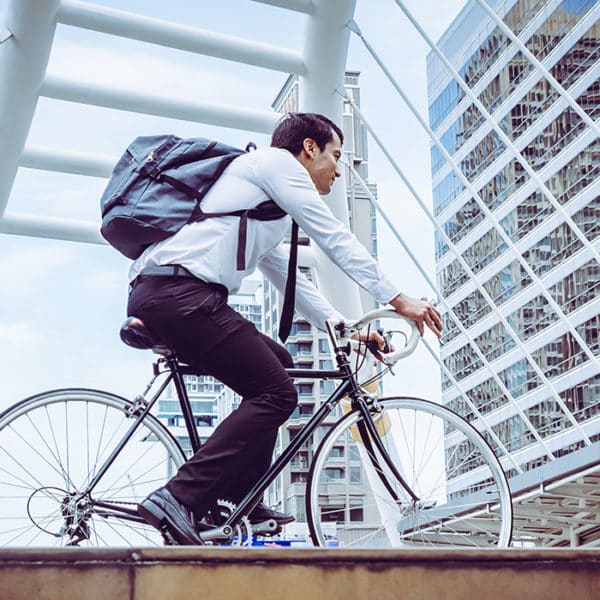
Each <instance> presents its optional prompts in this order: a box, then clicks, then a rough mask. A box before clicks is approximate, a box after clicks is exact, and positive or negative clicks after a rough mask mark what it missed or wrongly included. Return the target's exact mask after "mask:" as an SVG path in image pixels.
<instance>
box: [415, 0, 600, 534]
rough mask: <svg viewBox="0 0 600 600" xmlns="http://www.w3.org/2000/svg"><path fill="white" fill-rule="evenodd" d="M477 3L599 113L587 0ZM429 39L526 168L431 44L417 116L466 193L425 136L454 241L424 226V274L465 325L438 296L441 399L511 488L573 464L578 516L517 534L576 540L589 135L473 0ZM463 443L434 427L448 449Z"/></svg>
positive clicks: (590, 358) (594, 343) (598, 416)
mask: <svg viewBox="0 0 600 600" xmlns="http://www.w3.org/2000/svg"><path fill="white" fill-rule="evenodd" d="M488 3H489V4H490V5H491V7H492V9H493V10H494V11H495V12H496V14H497V15H498V16H499V17H501V18H502V19H503V21H504V23H506V25H507V26H508V27H509V28H510V29H511V30H512V31H513V32H514V33H515V34H516V35H518V37H519V39H520V40H521V41H522V42H523V43H524V44H525V45H526V46H527V48H528V50H529V51H530V52H531V53H532V54H533V55H534V56H535V58H536V59H537V60H539V61H541V62H542V64H543V66H544V67H545V68H546V69H548V70H549V71H550V73H551V74H552V75H553V77H554V78H555V79H556V80H557V81H558V82H559V83H560V84H561V85H562V86H563V87H564V89H565V90H566V91H567V93H568V95H569V96H570V97H571V98H572V99H573V100H575V101H576V102H577V104H578V105H579V107H581V108H582V109H583V110H584V111H585V112H586V113H587V115H589V117H591V119H593V120H595V121H596V122H598V118H599V116H600V79H598V66H599V64H600V63H599V58H600V21H599V19H600V11H599V10H598V9H599V8H600V6H599V3H598V1H597V0H508V1H500V0H495V1H492V2H490V0H488ZM438 45H439V47H440V49H441V51H442V52H443V54H444V55H445V56H446V57H447V58H448V59H449V60H450V62H451V63H452V64H453V65H454V67H455V68H456V70H457V71H458V72H459V73H460V76H461V77H462V78H463V80H464V82H465V83H466V84H467V85H468V86H469V88H471V90H472V91H473V93H474V95H475V96H476V97H477V98H478V99H479V101H480V102H481V103H482V104H483V106H484V107H485V108H486V109H487V111H489V113H490V114H491V115H492V117H493V120H494V121H495V122H496V123H497V124H498V126H499V127H500V128H501V131H502V132H504V134H506V136H507V137H508V138H509V140H510V141H511V142H512V144H514V147H516V149H517V150H518V152H519V153H520V154H521V155H522V156H523V157H524V159H525V160H526V161H527V163H528V164H529V165H530V166H531V168H532V169H533V171H534V174H535V176H532V175H531V173H529V172H528V169H526V168H524V166H523V164H522V162H521V161H520V160H519V159H518V158H517V156H516V155H515V153H514V152H513V150H512V149H511V147H510V145H509V144H506V143H505V141H506V140H504V141H503V140H502V136H501V135H500V134H499V133H498V131H496V130H495V129H494V127H493V126H492V124H491V123H490V122H489V121H488V120H486V118H485V117H484V115H483V114H482V113H481V111H480V110H478V108H477V107H476V105H475V104H474V103H473V99H472V98H471V97H470V96H469V94H467V93H466V91H465V90H464V89H462V88H461V86H459V84H458V83H457V82H456V81H455V80H454V79H453V77H452V75H451V74H450V73H449V72H448V69H447V68H446V67H445V65H444V64H443V62H442V61H441V60H440V58H439V57H438V56H437V55H436V54H435V53H433V52H432V53H430V55H429V56H428V62H427V74H428V97H429V119H430V125H431V127H432V129H433V130H434V132H435V134H436V136H437V137H438V138H439V140H440V141H441V144H442V145H443V147H444V148H445V149H446V150H447V152H448V153H449V154H450V155H451V156H452V158H453V160H454V161H455V163H456V164H457V165H458V167H459V168H460V170H461V171H462V172H463V173H464V175H465V176H466V178H467V179H468V180H469V182H470V184H471V185H472V188H474V190H475V191H476V193H477V195H476V196H475V194H473V190H472V189H469V188H468V187H465V185H464V182H463V181H462V180H461V178H460V177H459V176H458V175H457V173H456V172H455V170H454V169H453V168H452V165H451V164H450V163H449V162H448V161H447V160H446V158H445V157H444V155H443V153H442V152H441V151H440V149H439V148H438V147H437V145H435V144H434V143H432V151H431V159H432V160H431V162H432V164H431V168H432V176H433V200H434V213H435V216H436V219H437V221H438V223H439V225H440V227H442V228H443V230H444V232H445V233H446V235H447V236H448V237H449V239H450V241H451V243H452V245H453V246H454V249H452V248H450V247H449V245H448V244H447V243H446V242H445V240H444V239H443V238H442V236H441V235H440V233H439V232H438V233H437V235H436V264H437V279H438V286H439V289H440V290H441V293H442V294H443V296H444V298H445V299H446V300H447V302H448V303H449V306H450V307H451V309H452V311H453V312H454V313H455V315H456V316H457V318H458V319H459V320H460V321H461V322H462V326H463V327H464V328H465V330H466V334H465V333H464V332H462V331H461V330H460V328H459V326H458V324H457V323H456V321H455V319H454V318H453V317H452V316H451V315H450V314H449V312H448V311H446V313H445V315H444V325H445V332H444V337H443V339H442V346H441V355H442V359H443V361H444V364H445V366H446V367H447V368H448V369H449V371H450V373H451V374H452V377H450V376H448V375H447V374H446V373H443V375H442V386H443V402H444V403H445V404H446V405H448V406H449V407H451V408H452V409H454V410H456V411H457V412H459V413H460V414H462V415H463V416H465V417H466V418H467V419H469V420H470V421H472V422H474V423H476V424H478V426H479V428H480V429H483V430H486V429H487V435H488V438H489V439H490V441H491V443H492V444H493V445H494V447H495V448H496V449H497V451H498V454H499V455H500V456H501V457H504V459H503V460H504V463H505V466H506V467H507V469H509V471H510V474H511V475H512V476H515V478H514V479H513V493H515V495H516V496H517V497H518V495H519V493H520V492H521V491H523V492H525V491H527V490H528V489H532V487H533V486H535V485H538V486H539V485H540V483H542V482H543V483H544V484H546V483H548V484H549V483H550V482H552V481H555V480H557V478H559V477H560V476H564V475H565V474H567V473H572V472H580V473H582V476H581V481H580V484H581V485H580V488H579V490H580V491H579V492H578V493H579V494H580V496H579V497H577V498H575V497H574V498H573V499H572V503H571V505H572V506H574V507H576V506H577V504H579V508H580V509H583V510H582V511H581V512H580V517H574V518H573V521H572V522H571V523H570V524H569V523H568V519H566V520H565V522H564V523H563V525H564V526H563V527H562V530H560V532H558V533H557V532H556V530H554V529H553V530H552V532H551V533H549V532H548V528H549V527H550V528H552V527H553V525H552V523H554V521H555V519H554V517H553V516H552V514H551V513H552V510H550V509H548V511H547V514H546V517H547V520H546V522H547V523H548V522H549V523H550V525H549V526H548V525H546V526H544V525H543V524H542V525H540V523H542V520H541V517H540V519H538V518H537V516H532V517H531V524H532V529H533V528H534V524H535V526H538V525H539V532H538V533H532V535H531V540H534V542H536V543H552V544H567V543H576V544H580V543H585V540H586V535H591V533H590V532H591V530H592V528H590V527H589V526H586V525H585V521H586V516H585V515H586V509H585V507H586V500H585V498H586V496H585V494H586V492H585V488H586V486H587V485H589V483H590V481H591V480H586V479H585V477H587V475H586V476H584V475H583V473H584V472H585V473H589V472H590V468H592V470H593V466H594V465H598V464H599V463H600V441H599V440H600V370H599V367H598V350H599V341H598V332H599V330H600V294H599V293H598V292H599V290H600V265H599V264H598V250H599V249H600V246H599V245H598V239H599V234H600V187H599V185H598V184H599V177H598V176H599V174H600V139H599V138H598V136H597V134H596V133H595V131H594V130H593V129H592V127H590V126H589V125H588V124H586V122H585V120H584V119H582V117H581V116H580V115H579V114H578V113H577V111H576V110H575V108H574V107H573V106H572V105H570V104H569V103H568V101H567V99H565V98H564V97H563V96H561V95H559V93H558V91H557V90H556V89H555V88H554V87H553V86H552V85H551V83H550V82H549V81H548V80H547V79H546V78H545V77H544V75H543V73H542V72H541V71H540V70H539V69H537V68H536V66H535V64H534V63H533V62H532V61H531V60H529V58H528V56H526V55H525V54H524V53H523V52H522V51H521V50H520V49H519V47H518V45H517V44H516V43H514V41H511V39H510V37H509V36H508V35H506V34H505V33H504V32H503V31H502V30H501V28H500V27H499V26H498V25H497V24H496V23H495V22H494V21H493V20H492V19H491V17H490V16H489V15H488V14H487V13H486V12H485V11H484V10H483V8H482V7H481V6H480V5H479V4H478V3H477V2H476V1H475V0H469V2H467V4H466V6H465V7H464V9H463V10H462V11H461V13H460V14H459V15H458V16H457V18H456V19H455V20H454V22H453V23H452V24H451V26H450V28H449V29H448V30H447V31H446V33H445V34H444V35H443V36H442V38H441V40H440V42H439V44H438ZM537 178H539V181H537V180H536V179H537ZM540 181H541V182H543V184H545V186H546V187H547V190H543V189H542V188H541V187H540ZM557 205H559V206H560V207H562V209H564V210H559V209H558V208H557ZM483 206H485V207H487V209H489V211H491V215H492V216H490V215H489V214H488V213H486V212H485V211H484V210H483ZM567 215H568V217H567ZM501 232H504V233H505V234H506V236H507V237H508V240H509V241H508V242H507V239H504V237H503V235H501ZM458 255H460V256H461V257H462V259H464V261H465V262H466V264H467V265H468V267H469V269H470V270H471V271H472V273H473V274H474V275H475V276H474V277H473V276H472V275H471V274H470V273H469V272H468V271H467V270H465V268H464V266H463V265H462V264H461V262H460V261H459V259H458ZM526 265H528V267H529V268H530V269H531V270H532V271H533V274H534V277H532V274H531V272H529V271H528V268H527V266H526ZM536 278H537V280H536ZM482 289H483V291H484V292H485V294H484V293H483V292H482ZM486 294H487V295H488V296H489V299H491V302H490V301H489V300H488V299H487V298H486V297H485V296H486ZM565 317H566V318H565ZM577 337H579V340H578V339H577ZM469 338H470V339H469ZM475 345H476V347H477V348H478V349H479V350H480V352H481V355H482V356H483V358H484V360H482V356H481V355H480V354H479V353H478V352H477V351H476V350H475ZM455 443H456V442H454V444H455ZM466 451H468V449H466V448H463V449H460V448H456V447H454V446H453V442H452V441H448V443H447V448H446V452H447V455H448V456H450V455H452V454H453V453H456V452H458V453H461V452H466ZM534 470H535V471H534ZM591 476H592V475H590V477H591ZM597 476H598V475H597V474H596V477H597ZM594 481H597V479H595V480H594ZM463 493H468V490H467V489H464V490H463ZM552 502H553V501H552V500H551V499H549V500H548V502H547V504H548V506H550V505H551V504H552ZM563 506H569V501H566V502H564V503H563ZM588 506H589V504H588ZM588 510H589V509H588ZM565 511H566V512H565V513H564V514H565V515H566V514H567V513H568V511H569V508H566V509H565ZM573 511H574V512H575V513H576V512H577V511H576V508H574V509H573ZM534 513H535V511H530V513H529V514H530V515H534ZM535 514H536V515H540V514H541V513H540V512H538V513H535ZM570 514H571V513H569V515H570ZM519 516H520V513H519V511H517V521H516V526H517V530H519V529H520V530H521V531H525V530H527V527H528V524H527V522H526V519H525V518H522V519H521V518H519ZM553 519H554V520H553ZM557 527H558V526H557ZM596 533H597V532H596ZM569 538H571V539H570V541H569Z"/></svg>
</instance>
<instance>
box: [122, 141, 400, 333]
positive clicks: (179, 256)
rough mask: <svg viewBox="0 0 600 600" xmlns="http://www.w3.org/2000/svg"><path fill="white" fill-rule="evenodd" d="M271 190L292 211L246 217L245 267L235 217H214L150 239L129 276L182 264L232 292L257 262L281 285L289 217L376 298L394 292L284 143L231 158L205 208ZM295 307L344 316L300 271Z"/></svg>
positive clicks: (253, 202)
mask: <svg viewBox="0 0 600 600" xmlns="http://www.w3.org/2000/svg"><path fill="white" fill-rule="evenodd" d="M269 198H271V199H272V200H274V201H275V202H276V203H277V204H278V205H279V206H280V207H281V208H282V209H283V210H284V211H285V212H286V213H288V215H289V217H283V218H281V219H277V220H274V221H258V220H255V219H248V232H247V240H246V269H245V270H244V271H238V270H237V269H236V254H237V245H238V230H239V221H240V219H239V217H213V218H209V219H206V220H204V221H199V222H196V223H190V224H188V225H185V226H184V227H183V228H182V229H180V230H179V231H178V232H177V233H176V234H175V235H173V236H171V237H169V238H167V239H166V240H163V241H161V242H158V243H156V244H153V245H152V246H150V247H149V248H147V249H146V250H145V251H144V252H143V253H142V255H141V256H140V257H139V258H138V259H137V260H136V261H135V262H134V263H133V265H132V266H131V269H130V272H129V277H130V280H132V281H133V279H135V277H137V275H138V274H139V273H140V271H141V270H142V269H143V268H144V267H149V266H159V265H170V264H173V265H181V266H183V267H185V268H186V269H188V270H189V271H190V272H191V273H193V274H194V275H196V276H197V277H199V278H200V279H202V280H204V281H207V282H211V283H220V284H222V285H224V286H225V287H226V288H227V289H228V290H229V292H230V293H231V294H233V293H235V292H237V291H238V290H239V288H240V285H241V283H242V280H243V279H244V277H246V276H247V275H249V274H251V273H253V272H254V271H255V269H256V268H257V267H258V268H259V269H260V270H261V271H262V272H263V273H264V274H265V275H266V276H267V277H268V279H269V280H270V281H271V282H272V283H273V285H275V287H276V288H277V289H278V290H279V291H280V292H282V293H283V290H284V289H285V282H286V279H287V267H288V256H289V247H288V246H287V244H283V243H282V240H283V239H284V237H285V235H286V234H287V233H289V231H290V217H292V218H293V219H295V221H296V222H297V223H298V225H299V226H300V228H301V229H302V230H303V231H304V232H305V233H306V234H307V235H308V236H309V237H310V238H311V239H312V240H314V242H315V243H316V244H317V245H318V246H319V247H320V248H321V249H322V250H323V251H324V252H325V253H326V254H327V256H329V258H331V260H332V261H333V262H334V263H335V264H337V265H338V266H339V267H340V268H341V269H342V270H344V271H345V272H346V274H347V275H349V276H350V277H351V278H352V279H353V280H354V281H355V282H356V283H358V284H359V285H360V286H361V287H363V288H364V289H365V290H367V291H368V292H369V293H370V294H372V295H373V297H374V298H375V299H376V300H377V301H378V302H381V303H386V302H389V301H390V300H391V299H392V298H394V297H395V296H396V295H397V294H398V288H397V287H396V286H394V285H393V284H392V283H391V282H390V281H389V280H388V279H387V278H386V277H385V276H384V274H383V273H382V272H381V269H380V268H379V266H378V264H377V262H376V261H375V260H374V259H373V257H372V256H371V255H370V254H369V253H368V252H367V250H366V249H365V247H364V246H363V245H362V244H361V243H360V242H359V241H358V240H357V239H356V237H355V236H354V235H353V234H352V233H351V232H350V231H349V230H348V229H347V227H346V226H345V225H344V224H342V223H341V222H340V221H339V220H338V219H337V218H336V217H335V216H334V215H333V213H332V212H331V210H330V209H329V207H328V206H327V204H326V203H325V201H324V200H323V198H322V197H321V196H320V195H319V193H318V192H317V190H316V188H315V186H314V184H313V182H312V180H311V178H310V175H309V173H308V171H307V170H306V169H305V168H304V166H303V165H302V164H301V163H300V162H299V161H298V160H297V159H296V158H295V157H294V156H293V155H292V154H291V153H290V152H288V151H287V150H283V149H280V148H262V149H258V150H255V151H254V152H248V153H246V154H243V155H241V156H239V157H238V158H236V159H234V160H233V162H232V163H231V164H230V165H229V166H228V167H227V169H226V170H225V172H224V173H223V175H221V177H220V178H219V179H218V180H217V181H216V183H215V184H214V185H213V187H212V188H211V189H210V190H209V192H208V193H207V194H206V196H205V197H204V198H203V200H202V210H203V211H205V212H229V211H234V210H239V209H248V208H254V207H256V206H257V205H258V204H260V203H261V202H264V201H265V200H268V199H269ZM296 310H297V311H298V312H300V313H301V314H302V315H303V316H304V317H305V318H306V319H308V321H309V322H311V323H312V324H313V325H315V326H317V327H319V328H321V329H324V327H325V321H326V320H327V319H331V318H342V316H341V315H340V314H339V313H338V312H337V311H336V310H335V309H334V308H333V307H332V306H331V304H330V303H329V302H328V301H327V300H326V299H325V298H324V297H323V295H322V294H321V293H320V292H319V291H318V290H317V289H316V288H315V287H314V286H313V285H312V283H311V282H310V281H309V280H308V279H307V278H306V277H305V276H304V275H303V274H301V273H298V279H297V284H296Z"/></svg>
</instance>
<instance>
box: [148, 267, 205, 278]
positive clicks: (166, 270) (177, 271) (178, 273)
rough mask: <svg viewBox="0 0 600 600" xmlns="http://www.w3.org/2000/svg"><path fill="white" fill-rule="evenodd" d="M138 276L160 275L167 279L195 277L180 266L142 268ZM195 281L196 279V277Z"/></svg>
mask: <svg viewBox="0 0 600 600" xmlns="http://www.w3.org/2000/svg"><path fill="white" fill-rule="evenodd" d="M140 275H162V276H167V277H196V276H195V275H193V274H192V273H190V272H189V271H188V270H187V269H186V268H185V267H182V266H181V265H162V266H158V267H144V268H143V269H142V270H141V271H140V272H139V273H138V277H139V276H140ZM196 279H198V278H197V277H196Z"/></svg>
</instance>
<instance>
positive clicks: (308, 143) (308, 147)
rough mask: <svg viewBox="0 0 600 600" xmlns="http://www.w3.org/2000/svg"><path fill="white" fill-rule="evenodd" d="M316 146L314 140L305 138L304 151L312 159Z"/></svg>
mask: <svg viewBox="0 0 600 600" xmlns="http://www.w3.org/2000/svg"><path fill="white" fill-rule="evenodd" d="M316 146H317V142H315V140H313V139H312V138H304V141H303V142H302V149H303V150H304V152H306V154H307V155H308V156H309V157H310V158H314V156H315V148H316Z"/></svg>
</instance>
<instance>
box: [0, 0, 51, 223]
mask: <svg viewBox="0 0 600 600" xmlns="http://www.w3.org/2000/svg"><path fill="white" fill-rule="evenodd" d="M59 4H60V0H46V1H45V2H38V1H36V0H12V1H11V2H10V4H9V5H8V7H7V11H6V16H5V23H4V27H3V28H2V31H3V35H2V36H1V37H0V157H2V160H0V217H2V215H3V213H4V211H5V210H6V204H7V202H8V197H9V195H10V191H11V189H12V185H13V182H14V179H15V175H16V173H17V168H18V165H19V157H20V155H21V152H22V151H23V148H24V147H25V141H26V139H27V134H28V133H29V128H30V126H31V120H32V118H33V114H34V112H35V107H36V106H37V101H38V89H39V87H40V84H41V83H42V80H43V78H44V74H45V72H46V67H47V65H48V57H49V56H50V49H51V47H52V41H53V39H54V31H55V29H56V12H57V10H58V7H59Z"/></svg>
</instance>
